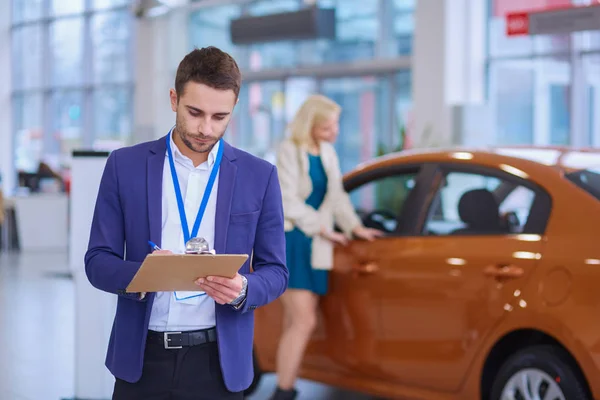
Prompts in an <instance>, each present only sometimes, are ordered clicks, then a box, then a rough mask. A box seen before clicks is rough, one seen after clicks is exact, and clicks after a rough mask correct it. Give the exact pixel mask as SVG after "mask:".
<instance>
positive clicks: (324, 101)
mask: <svg viewBox="0 0 600 400" xmlns="http://www.w3.org/2000/svg"><path fill="white" fill-rule="evenodd" d="M341 111H342V108H341V107H340V106H339V104H337V103H336V102H335V101H333V100H331V99H329V98H328V97H325V96H323V95H320V94H313V95H311V96H309V97H308V98H307V99H306V100H305V101H304V103H302V106H300V109H299V110H298V111H297V112H296V115H295V116H294V119H293V120H292V122H290V124H289V125H288V129H289V132H290V139H291V140H292V141H293V142H294V143H295V144H296V146H299V147H303V146H306V145H307V144H308V143H310V141H311V139H312V130H313V127H314V126H315V124H321V123H323V122H325V121H327V120H328V119H329V118H331V117H332V116H333V115H337V114H339V113H340V112H341Z"/></svg>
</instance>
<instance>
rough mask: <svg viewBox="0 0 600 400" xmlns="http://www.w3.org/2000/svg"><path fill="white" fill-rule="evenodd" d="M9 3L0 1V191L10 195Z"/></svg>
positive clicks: (11, 145)
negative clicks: (0, 175) (0, 183)
mask: <svg viewBox="0 0 600 400" xmlns="http://www.w3.org/2000/svg"><path fill="white" fill-rule="evenodd" d="M10 4H11V2H10V1H0V52H2V57H0V173H1V174H2V189H3V191H4V193H6V194H10V193H11V192H12V189H13V186H14V185H15V177H14V176H13V175H14V174H13V132H12V122H11V121H12V102H11V97H10V92H11V72H10V66H11V57H10V56H11V37H10V20H11V15H12V12H11V7H10Z"/></svg>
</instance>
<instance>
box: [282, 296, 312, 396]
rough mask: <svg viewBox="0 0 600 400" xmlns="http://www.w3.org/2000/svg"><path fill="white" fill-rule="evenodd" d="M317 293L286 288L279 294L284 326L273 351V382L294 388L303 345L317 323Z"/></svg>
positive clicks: (287, 387)
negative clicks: (275, 353) (275, 355)
mask: <svg viewBox="0 0 600 400" xmlns="http://www.w3.org/2000/svg"><path fill="white" fill-rule="evenodd" d="M318 301H319V297H318V296H317V295H316V294H315V293H313V292H311V291H308V290H302V289H288V290H287V291H286V292H285V293H284V294H283V295H282V296H281V302H282V304H283V309H284V326H283V331H282V334H281V339H280V341H279V348H278V351H277V361H276V362H277V383H278V387H279V388H280V389H283V390H291V389H293V388H294V385H295V383H296V378H297V376H298V370H299V369H300V364H301V363H302V359H303V357H304V351H305V349H306V345H307V343H308V341H309V340H310V337H311V335H312V333H313V331H314V330H315V327H316V325H317V305H318Z"/></svg>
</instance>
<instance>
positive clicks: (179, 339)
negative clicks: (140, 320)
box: [147, 328, 217, 349]
mask: <svg viewBox="0 0 600 400" xmlns="http://www.w3.org/2000/svg"><path fill="white" fill-rule="evenodd" d="M147 341H148V342H149V343H159V344H162V345H163V346H164V348H165V349H180V348H182V347H188V346H199V345H201V344H205V343H211V342H216V341H217V330H216V329H215V328H210V329H202V330H200V331H188V332H157V331H151V330H149V331H148V338H147Z"/></svg>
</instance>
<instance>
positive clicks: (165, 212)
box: [148, 134, 221, 332]
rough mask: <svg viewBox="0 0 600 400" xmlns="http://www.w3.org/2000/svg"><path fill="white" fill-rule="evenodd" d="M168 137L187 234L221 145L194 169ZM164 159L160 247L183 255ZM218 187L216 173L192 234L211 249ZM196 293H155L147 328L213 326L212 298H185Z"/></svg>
mask: <svg viewBox="0 0 600 400" xmlns="http://www.w3.org/2000/svg"><path fill="white" fill-rule="evenodd" d="M169 138H170V143H171V152H172V154H173V161H174V163H175V170H176V171H177V178H178V180H179V187H180V189H181V197H182V199H183V202H184V205H185V213H186V217H187V221H188V222H187V223H188V227H189V232H190V235H191V234H192V229H193V226H194V222H195V221H196V216H197V215H198V210H199V208H200V203H201V201H202V197H203V196H204V189H205V188H206V184H207V183H208V178H209V176H210V172H211V170H212V168H213V166H214V164H215V161H216V156H217V151H218V148H219V146H220V145H221V144H220V143H217V144H216V145H215V146H214V148H213V149H212V151H211V152H210V153H209V155H208V160H207V161H206V162H204V163H202V164H200V165H198V166H197V167H194V164H193V162H192V160H191V159H190V158H188V157H186V156H184V155H183V154H182V153H181V152H180V151H179V149H178V148H177V146H176V145H175V143H174V142H173V139H172V136H171V135H170V134H169ZM168 157H169V155H168V152H166V158H165V163H164V167H163V184H162V233H161V234H162V238H161V246H160V247H161V248H162V249H163V250H171V251H172V252H173V253H178V254H182V253H184V252H185V242H184V238H183V229H182V227H181V220H180V216H179V209H178V207H177V197H176V196H175V188H174V186H173V179H172V178H171V167H170V162H169V159H168ZM218 186H219V173H217V176H216V178H215V182H214V185H213V188H212V191H211V193H210V197H209V199H208V203H207V205H206V210H205V212H204V216H203V217H202V221H201V223H200V228H199V229H198V234H197V235H196V236H197V237H203V238H204V239H206V241H207V242H208V244H209V246H210V248H211V249H213V248H214V242H215V213H216V205H217V190H218ZM199 293H204V292H178V293H177V298H179V300H178V299H177V298H176V297H175V293H173V292H158V293H156V296H155V299H154V303H153V305H152V312H151V314H150V324H149V327H148V328H149V329H151V330H154V331H160V332H164V331H189V330H196V329H205V328H210V327H213V326H215V302H214V300H213V299H212V298H210V297H209V296H207V295H206V294H203V295H201V296H195V297H192V298H187V299H186V298H185V297H188V296H193V295H197V294H199Z"/></svg>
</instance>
